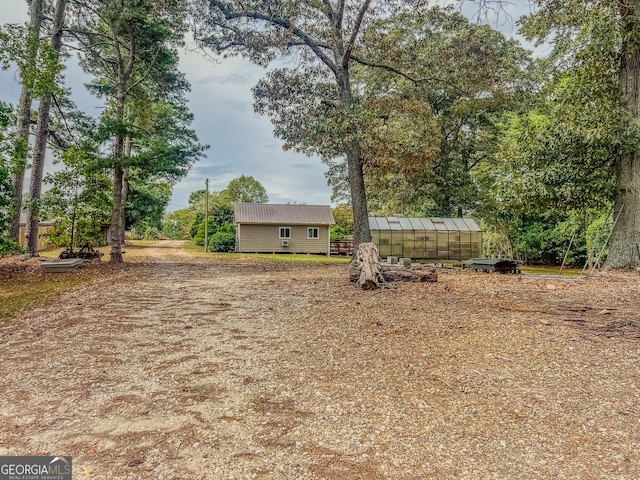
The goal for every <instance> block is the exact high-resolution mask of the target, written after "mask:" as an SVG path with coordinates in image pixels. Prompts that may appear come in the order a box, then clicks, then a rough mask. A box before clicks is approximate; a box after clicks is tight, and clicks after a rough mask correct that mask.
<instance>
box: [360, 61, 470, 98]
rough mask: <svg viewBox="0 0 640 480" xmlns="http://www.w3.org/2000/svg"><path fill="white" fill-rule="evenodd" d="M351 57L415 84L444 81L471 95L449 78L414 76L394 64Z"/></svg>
mask: <svg viewBox="0 0 640 480" xmlns="http://www.w3.org/2000/svg"><path fill="white" fill-rule="evenodd" d="M351 59H352V60H353V61H354V62H357V63H359V64H360V65H364V66H365V67H371V68H379V69H381V70H386V71H388V72H391V73H395V74H396V75H399V76H401V77H403V78H406V79H407V80H409V81H410V82H412V83H413V84H414V85H416V86H417V85H419V84H420V83H426V82H437V83H443V84H445V85H448V86H450V87H451V88H453V89H454V90H456V91H457V92H459V93H461V94H463V95H467V96H468V95H469V93H468V92H466V91H464V90H463V89H461V88H460V87H458V86H457V85H455V84H453V83H451V82H449V81H448V80H443V79H441V78H437V77H423V78H414V77H412V76H411V75H409V74H408V73H405V72H402V71H400V70H398V69H397V68H396V67H394V66H392V65H386V64H384V63H375V62H371V61H368V60H364V59H363V58H360V57H357V56H355V55H351Z"/></svg>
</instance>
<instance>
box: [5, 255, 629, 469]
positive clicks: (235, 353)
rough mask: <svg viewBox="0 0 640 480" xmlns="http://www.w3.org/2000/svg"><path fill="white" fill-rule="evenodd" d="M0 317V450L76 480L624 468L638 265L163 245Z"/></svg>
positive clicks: (626, 461) (625, 467) (627, 460)
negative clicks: (557, 276) (265, 253)
mask: <svg viewBox="0 0 640 480" xmlns="http://www.w3.org/2000/svg"><path fill="white" fill-rule="evenodd" d="M146 254H147V255H148V261H147V262H145V263H143V264H136V265H131V264H129V265H127V266H126V267H124V268H122V269H118V270H115V271H114V272H112V274H111V275H110V276H107V277H104V276H102V277H100V278H98V279H96V282H95V283H94V284H93V285H92V286H91V287H90V288H82V289H79V290H76V291H74V292H71V293H67V294H64V295H62V296H60V297H59V298H58V299H56V301H54V302H53V303H51V304H49V305H45V306H42V307H38V308H36V309H33V310H32V311H29V312H24V313H23V314H21V315H19V316H17V317H15V318H13V319H11V320H9V321H8V322H6V323H5V324H2V325H0V334H1V335H2V345H1V346H0V358H2V364H1V366H0V373H1V375H0V392H2V393H1V396H0V455H27V454H29V455H38V454H55V455H72V456H73V462H74V478H78V479H80V478H98V479H185V480H186V479H243V478H262V479H292V480H293V479H296V480H297V479H320V478H326V479H367V480H371V479H386V478H389V479H423V478H437V479H448V478H451V479H453V478H465V479H484V478H486V479H489V478H503V479H504V478H509V479H532V478H558V479H560V478H570V479H578V478H584V479H587V478H594V479H601V478H607V479H613V478H618V479H632V478H640V463H639V458H638V457H639V456H638V452H640V413H639V412H640V378H639V373H638V372H640V368H639V367H640V335H639V334H638V332H640V327H639V326H638V322H637V312H638V311H639V307H640V294H639V293H638V291H639V289H638V286H639V284H640V282H639V281H638V280H639V277H638V276H637V274H629V275H627V276H623V277H615V278H609V277H602V278H598V279H594V280H592V281H590V282H564V281H553V280H536V279H521V278H520V279H518V278H515V277H511V276H498V275H496V276H492V275H484V276H481V275H480V274H472V273H470V272H464V273H460V272H458V273H450V272H443V273H442V275H441V280H440V281H439V282H438V283H437V284H405V285H399V286H397V287H396V288H394V289H389V290H382V291H378V292H363V291H360V290H358V289H356V288H354V287H351V286H350V285H349V284H348V282H347V268H346V266H345V265H322V264H306V263H304V264H295V263H271V262H266V263H265V262H255V261H254V262H251V261H246V262H233V263H229V262H225V261H224V260H220V259H217V260H215V261H205V260H203V259H197V258H193V257H191V256H190V255H188V254H187V253H185V252H184V251H182V250H181V249H180V248H179V245H178V244H175V243H173V244H172V243H159V244H158V245H157V246H155V247H153V248H149V249H147V250H146Z"/></svg>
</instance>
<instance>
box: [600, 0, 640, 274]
mask: <svg viewBox="0 0 640 480" xmlns="http://www.w3.org/2000/svg"><path fill="white" fill-rule="evenodd" d="M624 3H627V2H624ZM622 21H623V22H624V25H625V26H626V29H627V31H628V33H629V34H628V35H625V41H624V43H623V48H622V54H621V58H622V60H621V65H620V89H621V92H620V93H621V103H622V107H623V108H624V110H625V111H626V114H627V115H628V122H629V126H632V127H633V126H635V127H636V128H637V127H638V126H639V125H640V39H639V38H638V35H637V34H636V32H637V31H638V28H640V0H633V1H632V2H628V4H627V5H625V6H624V7H623V9H622ZM616 173H617V181H618V187H619V188H620V189H621V193H620V194H619V195H618V197H617V198H616V201H615V205H614V212H613V216H614V218H618V214H619V218H618V221H617V223H616V224H615V226H614V228H613V232H612V234H611V243H610V245H609V255H608V256H607V260H606V262H605V268H608V269H609V268H633V267H638V266H640V152H639V151H635V152H630V153H626V154H624V155H622V156H621V157H620V158H619V159H618V160H617V164H616Z"/></svg>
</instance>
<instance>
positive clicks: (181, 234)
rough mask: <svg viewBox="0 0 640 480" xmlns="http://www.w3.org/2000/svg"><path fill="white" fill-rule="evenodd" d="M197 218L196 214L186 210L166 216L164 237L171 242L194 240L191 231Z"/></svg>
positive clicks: (163, 224) (163, 227)
mask: <svg viewBox="0 0 640 480" xmlns="http://www.w3.org/2000/svg"><path fill="white" fill-rule="evenodd" d="M195 217H196V214H195V212H192V211H191V210H189V209H186V208H185V209H182V210H176V211H175V212H171V213H168V214H166V215H165V217H164V219H163V221H162V232H161V233H162V236H163V237H165V238H168V239H169V240H192V239H193V237H192V236H191V232H190V230H191V225H192V224H193V223H194V221H195Z"/></svg>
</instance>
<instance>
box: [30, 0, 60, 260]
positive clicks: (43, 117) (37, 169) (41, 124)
mask: <svg viewBox="0 0 640 480" xmlns="http://www.w3.org/2000/svg"><path fill="white" fill-rule="evenodd" d="M65 7H66V0H57V2H56V10H55V18H54V22H53V32H52V33H53V34H52V37H51V46H52V47H53V50H54V52H55V54H56V61H57V59H58V56H59V54H60V49H61V48H62V32H63V27H64V13H65ZM48 87H49V91H47V92H45V93H44V94H43V95H42V98H40V105H39V106H38V127H37V132H36V142H35V146H34V149H33V166H32V169H31V180H30V183H29V200H30V203H29V210H28V212H27V231H26V239H27V250H28V252H29V255H30V256H32V257H36V256H38V223H39V221H40V194H41V193H42V175H43V173H44V160H45V156H46V152H47V139H48V138H49V116H50V115H49V114H50V110H51V101H52V98H53V93H52V91H53V88H54V85H49V86H48Z"/></svg>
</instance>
